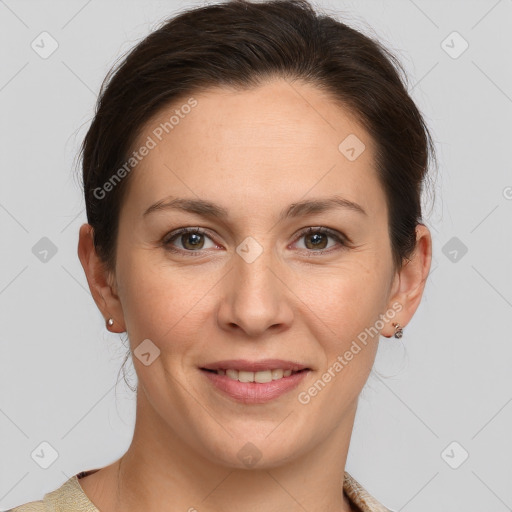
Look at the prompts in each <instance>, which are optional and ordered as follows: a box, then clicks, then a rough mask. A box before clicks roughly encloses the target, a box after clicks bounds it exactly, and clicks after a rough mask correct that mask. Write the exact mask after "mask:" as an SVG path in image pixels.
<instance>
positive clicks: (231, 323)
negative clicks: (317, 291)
mask: <svg viewBox="0 0 512 512" xmlns="http://www.w3.org/2000/svg"><path fill="white" fill-rule="evenodd" d="M241 254H243V253H241ZM286 281H287V276H286V272H285V269H284V268H283V267H282V266H281V265H279V262H278V261H277V260H276V258H275V257H274V255H273V253H272V251H271V250H270V249H264V250H263V252H262V253H261V254H260V255H259V256H258V257H257V258H256V259H255V260H254V261H251V260H250V259H244V257H242V256H239V254H235V255H234V257H233V267H232V269H231V271H230V272H229V273H228V274H227V276H226V277H225V280H223V290H222V294H221V301H220V304H219V308H218V312H217V315H218V323H219V326H220V327H221V328H222V329H223V330H229V331H236V330H239V331H241V332H243V333H244V334H245V335H246V336H248V337H251V338H255V337H261V336H265V334H266V331H272V333H273V334H276V333H277V332H281V331H284V330H286V329H288V328H289V327H290V326H291V323H292V320H293V307H292V304H293V293H292V292H291V289H290V287H289V285H288V284H287V283H286Z"/></svg>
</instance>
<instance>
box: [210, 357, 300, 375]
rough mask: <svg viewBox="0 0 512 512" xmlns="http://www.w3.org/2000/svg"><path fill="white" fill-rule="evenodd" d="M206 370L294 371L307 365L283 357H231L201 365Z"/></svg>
mask: <svg viewBox="0 0 512 512" xmlns="http://www.w3.org/2000/svg"><path fill="white" fill-rule="evenodd" d="M201 368H202V369H205V370H243V371H246V372H258V371H263V370H278V369H283V370H292V371H294V372H297V371H300V370H304V369H306V368H307V366H305V365H303V364H300V363H297V362H294V361H284V360H283V359H262V360H261V361H248V360H247V359H230V360H226V361H216V362H215V363H210V364H207V365H204V366H202V367H201Z"/></svg>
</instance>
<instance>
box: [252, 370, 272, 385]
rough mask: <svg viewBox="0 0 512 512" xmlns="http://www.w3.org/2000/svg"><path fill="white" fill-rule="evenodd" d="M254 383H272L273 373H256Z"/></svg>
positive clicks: (266, 371)
mask: <svg viewBox="0 0 512 512" xmlns="http://www.w3.org/2000/svg"><path fill="white" fill-rule="evenodd" d="M254 382H259V383H260V384H264V383H265V382H272V372H271V371H270V370H264V371H262V372H256V373H255V374H254Z"/></svg>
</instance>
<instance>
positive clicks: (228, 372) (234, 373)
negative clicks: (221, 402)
mask: <svg viewBox="0 0 512 512" xmlns="http://www.w3.org/2000/svg"><path fill="white" fill-rule="evenodd" d="M226 375H227V376H228V377H229V378H230V379H233V380H238V370H232V369H229V370H226Z"/></svg>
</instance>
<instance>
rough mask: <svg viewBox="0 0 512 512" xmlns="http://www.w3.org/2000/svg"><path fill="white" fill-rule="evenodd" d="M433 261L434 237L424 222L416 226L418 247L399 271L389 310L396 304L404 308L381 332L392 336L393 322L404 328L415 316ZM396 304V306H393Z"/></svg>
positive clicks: (387, 336)
mask: <svg viewBox="0 0 512 512" xmlns="http://www.w3.org/2000/svg"><path fill="white" fill-rule="evenodd" d="M431 262H432V237H431V235H430V231H429V229H428V228H427V226H425V225H424V224H418V225H417V226H416V248H415V250H414V253H413V254H412V256H411V258H410V259H409V260H407V261H406V262H405V263H404V265H403V266H402V268H401V269H400V270H399V271H398V272H397V274H396V276H395V280H394V283H393V291H392V294H391V297H390V299H389V303H388V310H395V308H396V304H397V303H398V304H400V305H401V306H402V309H401V310H400V311H398V309H396V311H397V313H396V314H395V316H394V318H393V319H391V320H388V321H387V323H386V325H385V327H384V328H383V329H382V332H381V334H382V335H383V336H385V337H386V338H390V337H391V336H393V335H394V334H395V328H394V327H393V323H395V322H396V323H399V324H400V326H401V327H402V328H403V327H405V326H406V325H407V324H408V323H409V321H410V320H411V318H412V317H413V315H414V313H415V312H416V309H417V308H418V306H419V304H420V302H421V297H422V295H423V290H424V289H425V284H426V281H427V277H428V274H429V272H430V264H431ZM393 304H395V308H393V307H392V306H393Z"/></svg>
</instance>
